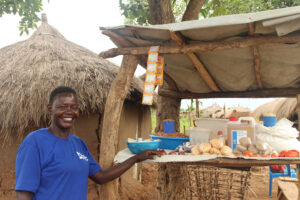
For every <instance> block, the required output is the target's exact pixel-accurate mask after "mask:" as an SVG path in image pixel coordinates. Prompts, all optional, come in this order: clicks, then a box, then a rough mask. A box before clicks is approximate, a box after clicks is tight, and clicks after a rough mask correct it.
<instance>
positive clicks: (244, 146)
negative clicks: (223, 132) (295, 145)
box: [233, 137, 299, 157]
mask: <svg viewBox="0 0 300 200" xmlns="http://www.w3.org/2000/svg"><path fill="white" fill-rule="evenodd" d="M233 153H234V154H235V155H237V156H245V157H299V152H298V151H297V150H289V151H281V152H280V154H278V153H277V151H276V150H275V149H274V148H273V147H272V146H271V145H269V144H268V143H266V142H262V141H257V143H256V144H253V143H252V141H251V139H250V138H249V137H243V138H240V139H239V144H238V145H236V147H235V149H234V151H233Z"/></svg>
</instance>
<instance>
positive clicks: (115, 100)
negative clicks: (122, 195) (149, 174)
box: [100, 56, 138, 200]
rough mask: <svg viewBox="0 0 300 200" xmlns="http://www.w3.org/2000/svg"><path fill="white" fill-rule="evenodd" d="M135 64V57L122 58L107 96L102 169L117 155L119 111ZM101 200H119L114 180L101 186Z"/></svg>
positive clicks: (101, 155)
mask: <svg viewBox="0 0 300 200" xmlns="http://www.w3.org/2000/svg"><path fill="white" fill-rule="evenodd" d="M137 64H138V59H137V58H136V57H135V56H124V57H123V61H122V65H121V67H120V70H119V73H118V75H117V76H116V78H115V79H114V81H113V82H112V84H111V87H110V90H109V93H108V96H107V100H106V104H105V110H104V116H103V117H104V118H103V127H102V135H101V141H102V142H101V146H100V163H101V167H103V168H108V167H111V166H112V165H113V160H114V157H115V155H116V153H117V147H118V132H119V126H120V117H121V111H122V108H123V103H124V100H125V97H126V94H127V92H128V90H129V88H130V83H131V80H132V78H133V75H134V72H135V70H136V67H137ZM101 199H105V200H114V199H119V198H118V188H117V183H116V180H115V181H111V182H109V183H107V184H104V185H103V186H102V194H101Z"/></svg>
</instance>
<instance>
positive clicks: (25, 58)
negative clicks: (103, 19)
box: [0, 15, 151, 200]
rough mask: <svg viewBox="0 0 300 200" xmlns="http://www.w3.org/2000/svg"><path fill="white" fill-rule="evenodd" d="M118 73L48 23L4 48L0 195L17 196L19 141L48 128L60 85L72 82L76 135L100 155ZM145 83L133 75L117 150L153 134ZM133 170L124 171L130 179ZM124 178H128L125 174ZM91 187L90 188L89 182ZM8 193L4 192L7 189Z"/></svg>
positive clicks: (93, 193)
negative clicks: (53, 97) (52, 95)
mask: <svg viewBox="0 0 300 200" xmlns="http://www.w3.org/2000/svg"><path fill="white" fill-rule="evenodd" d="M118 71H119V67H118V66H116V65H114V64H113V63H111V62H109V61H107V60H105V59H103V58H99V57H98V55H97V54H95V53H93V52H91V51H89V50H88V49H86V48H84V47H82V46H79V45H77V44H74V43H72V42H70V41H68V40H66V39H65V38H64V36H62V35H61V34H60V33H59V32H58V31H57V30H56V29H55V28H53V27H52V26H50V25H49V24H48V23H47V19H46V16H45V15H44V16H43V19H42V25H41V26H40V27H39V28H38V30H37V31H36V32H35V33H34V34H33V35H32V36H31V37H30V38H29V39H27V40H25V41H22V42H18V43H16V44H13V45H10V46H7V47H4V48H2V49H0V72H1V73H0V81H1V83H2V84H1V88H0V91H1V94H0V112H1V113H2V115H1V116H0V144H4V142H3V141H5V139H7V138H12V140H10V141H14V142H13V143H5V144H6V145H5V146H4V145H0V151H1V152H2V154H3V156H2V159H0V180H3V181H2V185H3V187H1V188H0V199H7V200H9V199H15V198H16V197H15V192H14V189H13V188H14V166H15V158H16V152H17V149H18V147H19V144H20V142H21V141H20V140H15V139H16V137H15V136H23V135H25V134H26V133H29V132H30V131H32V130H34V129H37V128H40V127H46V126H47V123H48V121H49V119H48V117H47V110H46V109H47V108H46V106H47V103H48V97H49V93H50V92H51V91H52V90H53V89H54V88H55V87H57V86H59V85H65V86H71V87H72V88H74V89H75V90H76V91H77V94H78V96H79V99H80V100H81V101H80V112H81V115H80V117H79V119H77V120H76V123H75V126H74V130H72V133H74V134H75V135H78V136H79V137H80V138H82V139H83V140H84V141H85V142H86V143H87V145H88V147H89V150H90V152H91V154H92V155H93V156H94V158H95V159H96V160H97V159H99V154H100V152H99V146H100V144H101V140H100V138H101V126H102V120H103V113H104V112H103V111H104V107H105V102H106V99H107V95H108V93H109V89H110V87H111V84H112V82H113V80H114V78H115V77H116V75H117V73H118ZM142 91H143V81H142V80H140V79H138V78H133V80H132V82H131V88H130V91H129V92H128V94H127V96H126V100H125V102H124V105H123V107H122V114H121V119H120V126H119V131H118V135H119V142H118V149H119V150H120V149H124V148H125V145H126V144H125V142H124V141H125V140H127V138H128V137H131V138H134V137H137V136H138V137H146V136H148V134H149V133H151V113H150V108H149V106H144V105H141V103H140V102H141V99H142ZM132 174H133V171H132V170H130V171H128V172H126V174H125V175H123V176H126V177H131V176H132ZM125 179H126V178H125ZM90 185H92V186H90ZM4 191H5V192H4ZM92 198H93V199H99V193H98V192H97V187H96V186H94V183H91V182H89V187H88V199H92Z"/></svg>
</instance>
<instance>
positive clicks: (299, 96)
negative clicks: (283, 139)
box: [296, 94, 300, 199]
mask: <svg viewBox="0 0 300 200" xmlns="http://www.w3.org/2000/svg"><path fill="white" fill-rule="evenodd" d="M296 108H297V109H296V112H297V114H298V131H300V94H298V95H297V107H296ZM299 140H300V137H299ZM299 199H300V198H299Z"/></svg>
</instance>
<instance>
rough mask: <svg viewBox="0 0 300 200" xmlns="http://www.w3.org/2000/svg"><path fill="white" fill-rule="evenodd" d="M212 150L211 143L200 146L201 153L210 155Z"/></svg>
mask: <svg viewBox="0 0 300 200" xmlns="http://www.w3.org/2000/svg"><path fill="white" fill-rule="evenodd" d="M210 149H211V144H210V143H202V144H200V146H199V150H200V152H201V153H209V151H210Z"/></svg>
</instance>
